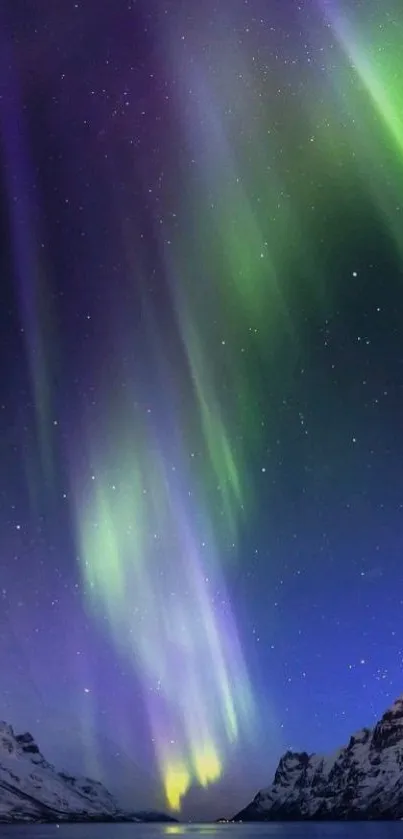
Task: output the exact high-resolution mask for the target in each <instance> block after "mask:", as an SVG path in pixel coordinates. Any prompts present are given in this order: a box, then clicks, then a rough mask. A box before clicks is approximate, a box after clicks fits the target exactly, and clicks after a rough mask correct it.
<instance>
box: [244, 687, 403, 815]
mask: <svg viewBox="0 0 403 839" xmlns="http://www.w3.org/2000/svg"><path fill="white" fill-rule="evenodd" d="M401 818H403V696H401V697H399V699H397V700H396V702H394V704H393V705H392V707H391V708H389V710H388V711H386V712H385V714H384V715H383V717H382V718H381V719H380V720H379V722H378V723H377V724H376V725H375V727H374V728H372V729H371V728H363V729H362V730H361V731H359V732H357V734H354V735H353V736H352V737H351V738H350V742H349V743H348V745H347V746H345V747H343V748H341V749H339V750H338V751H337V752H335V753H334V754H333V755H330V756H328V757H321V756H319V755H315V754H311V755H308V754H307V753H306V752H302V753H293V752H286V754H285V755H284V756H283V757H282V758H281V760H280V762H279V765H278V767H277V771H276V773H275V776H274V781H273V783H272V785H271V786H270V787H268V788H267V789H263V790H261V791H260V792H259V793H258V794H257V795H256V797H255V798H254V800H253V801H252V802H251V803H250V804H249V805H248V806H247V807H245V809H244V810H242V811H241V812H240V813H238V814H237V815H236V816H235V817H234V819H235V821H281V820H298V819H300V820H302V819H318V820H319V819H323V820H324V819H401Z"/></svg>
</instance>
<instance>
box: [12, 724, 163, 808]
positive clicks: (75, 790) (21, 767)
mask: <svg viewBox="0 0 403 839" xmlns="http://www.w3.org/2000/svg"><path fill="white" fill-rule="evenodd" d="M38 821H39V822H72V821H99V822H105V821H114V822H117V821H131V822H135V821H137V822H142V821H175V819H173V818H171V817H170V816H167V815H165V814H162V813H155V812H152V811H150V812H148V811H143V812H141V813H135V812H127V811H125V810H123V808H121V807H120V806H119V804H118V803H117V801H116V800H115V798H114V797H113V796H112V795H111V794H110V792H108V790H107V789H106V787H105V786H104V785H103V784H101V783H100V782H99V781H94V780H92V779H90V778H86V777H75V776H74V775H71V774H70V773H67V772H63V771H61V772H58V771H57V770H56V769H55V767H54V766H53V764H51V763H49V762H48V761H47V760H46V759H45V758H44V756H43V754H42V752H41V751H40V749H39V747H38V745H37V743H36V742H35V740H34V738H33V737H32V735H31V734H30V733H29V732H25V733H23V734H15V732H14V729H13V727H12V726H11V725H9V724H8V723H6V722H0V823H10V822H38Z"/></svg>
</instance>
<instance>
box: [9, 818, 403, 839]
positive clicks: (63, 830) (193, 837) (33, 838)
mask: <svg viewBox="0 0 403 839" xmlns="http://www.w3.org/2000/svg"><path fill="white" fill-rule="evenodd" d="M402 834H403V823H402V822H383V823H382V822H371V823H369V824H366V823H363V822H360V823H353V824H341V823H338V822H332V823H331V824H284V823H283V824H258V825H253V824H251V825H247V824H239V825H236V824H217V825H216V824H191V825H189V824H183V825H180V824H178V825H162V824H161V825H160V824H158V825H156V824H118V825H116V824H115V825H113V824H101V825H99V824H97V825H94V824H92V825H85V824H74V825H64V826H62V827H59V828H58V827H56V826H55V825H29V826H22V825H18V826H17V825H16V826H14V827H11V826H4V825H3V826H0V839H19V837H21V839H22V837H25V836H29V837H30V839H170V837H174V836H178V837H182V839H271V837H280V838H281V839H311V837H312V839H397V837H398V836H399V837H400V836H402Z"/></svg>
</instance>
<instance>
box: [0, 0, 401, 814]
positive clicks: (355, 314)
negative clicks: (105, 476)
mask: <svg viewBox="0 0 403 839" xmlns="http://www.w3.org/2000/svg"><path fill="white" fill-rule="evenodd" d="M56 6H57V8H56ZM56 6H55V4H53V3H51V2H50V0H49V2H45V3H39V2H35V0H26V2H24V3H20V2H15V0H13V1H12V0H9V2H6V4H5V7H4V9H3V11H2V13H1V14H2V20H1V28H2V36H1V37H2V48H1V61H2V64H1V68H0V84H1V102H0V109H1V110H0V113H1V123H0V136H1V145H0V153H1V157H0V165H1V181H0V186H1V194H0V198H1V208H0V209H1V215H0V225H1V227H0V230H1V249H0V267H1V276H2V284H1V288H2V306H1V310H0V342H1V344H0V345H1V359H2V362H1V365H0V378H1V385H0V403H1V404H0V409H1V410H0V424H1V425H0V445H1V463H2V470H1V474H0V499H1V506H0V510H1V556H2V571H1V575H2V576H1V581H0V588H1V601H0V606H1V609H0V665H1V670H2V673H3V688H2V693H1V695H0V716H1V717H3V718H4V719H5V720H7V721H8V722H10V723H11V724H12V725H14V726H15V727H16V728H17V729H18V730H20V729H29V730H30V731H31V732H32V733H33V734H34V736H35V737H36V738H37V739H38V741H39V745H40V747H41V748H42V749H43V751H44V753H45V755H46V756H47V757H49V758H50V759H51V760H53V761H54V762H55V763H56V764H57V765H66V768H68V769H71V770H73V771H81V770H84V769H85V771H86V772H88V773H91V772H92V773H93V774H96V775H97V776H98V777H100V778H101V779H103V780H105V782H106V783H107V784H108V785H109V786H111V787H112V788H113V790H114V791H115V792H118V793H120V794H121V795H122V797H123V799H124V801H125V802H126V803H130V804H131V805H132V806H134V807H139V808H140V807H141V808H146V807H151V806H159V807H164V806H165V803H164V799H163V795H162V791H161V784H160V780H159V774H158V766H157V763H158V761H156V758H155V755H154V745H155V744H153V737H152V734H151V732H150V724H149V722H150V716H149V714H150V709H149V707H148V704H147V698H146V697H145V693H144V673H143V670H142V667H141V666H136V665H135V666H132V663H131V662H130V661H129V660H128V659H127V658H125V655H123V654H122V651H121V650H119V649H118V648H117V646H116V643H115V641H116V638H115V637H114V634H113V632H112V623H111V616H110V615H109V616H108V613H107V610H106V611H105V609H104V611H102V608H101V610H100V614H98V615H94V614H93V611H92V610H91V608H89V598H88V591H87V590H86V585H85V580H83V574H82V571H81V570H80V562H79V561H77V560H78V558H80V551H81V549H82V544H79V536H78V530H79V527H78V525H79V524H80V523H81V524H83V520H84V529H85V525H86V522H85V513H82V514H81V511H77V498H83V497H84V498H85V497H86V493H85V489H84V490H83V487H84V488H85V487H86V486H87V484H88V482H90V479H91V477H92V473H91V470H94V480H95V482H96V480H97V474H98V473H97V466H98V461H97V463H95V465H94V457H95V459H96V457H99V452H102V451H103V449H106V448H107V449H108V451H109V449H110V450H112V452H113V450H114V446H115V444H116V447H118V444H119V445H120V443H119V441H120V439H123V438H124V439H126V440H130V439H131V438H130V433H131V432H130V433H128V430H127V429H128V428H130V417H131V411H132V410H135V411H136V412H138V414H139V415H143V414H144V415H146V414H147V412H148V413H151V412H153V416H155V417H156V420H155V427H153V430H152V434H154V435H155V437H154V438H153V439H155V440H157V443H158V451H159V452H160V453H161V459H162V461H163V462H167V460H168V459H169V458H170V457H171V453H172V448H173V449H175V452H176V454H178V451H180V455H179V456H178V464H180V463H182V462H185V460H186V457H187V455H189V457H192V458H194V461H195V463H196V466H195V467H194V471H193V472H192V480H193V481H194V483H193V486H194V487H197V490H195V492H196V491H197V497H199V489H200V487H201V488H202V489H200V498H201V499H202V500H201V502H200V503H201V504H203V505H204V506H203V509H206V510H207V511H208V516H207V519H208V522H209V524H208V526H209V527H210V528H211V531H212V532H213V533H214V534H217V535H216V544H217V551H218V554H219V560H216V559H215V560H214V561H213V559H212V558H211V557H210V558H209V559H208V560H207V564H208V563H211V565H212V566H214V572H217V574H218V573H219V574H220V575H221V576H220V579H222V578H223V579H224V581H225V587H226V591H227V597H228V600H227V601H226V603H227V602H228V603H230V605H231V614H232V616H233V621H234V623H233V626H235V627H236V636H237V643H238V641H239V649H240V650H241V651H242V656H241V657H242V661H243V662H244V663H245V667H246V670H247V672H248V684H249V685H250V689H251V693H252V695H253V698H254V709H253V712H252V711H251V712H250V714H251V717H250V719H249V725H248V726H247V728H248V731H247V733H244V734H242V735H240V737H239V740H238V742H237V743H236V744H235V745H234V746H233V747H231V748H230V747H228V750H227V751H226V749H225V748H224V749H223V752H222V760H223V777H222V780H221V781H219V782H218V783H217V784H215V785H214V784H213V785H212V786H210V787H209V788H208V789H207V790H200V789H198V788H196V789H193V790H191V792H190V793H189V794H188V798H187V799H186V800H185V806H184V813H185V815H190V816H200V815H202V816H205V817H209V816H212V817H215V816H219V815H225V814H228V813H231V812H232V811H234V810H236V809H239V808H240V807H241V806H242V805H244V804H245V803H246V802H247V801H248V799H249V798H250V797H251V795H252V794H254V793H255V792H256V791H257V789H258V787H259V786H264V785H267V784H268V783H269V782H270V779H271V775H272V772H273V770H274V768H275V764H276V761H277V760H278V758H279V756H280V755H281V753H282V751H283V750H285V748H288V747H290V746H291V747H292V748H295V749H306V750H308V751H314V750H332V749H333V748H336V747H337V746H338V745H340V744H342V743H344V742H345V741H346V739H347V738H348V736H349V735H350V733H352V731H353V730H355V729H357V728H359V727H361V726H362V725H368V724H371V723H372V722H373V721H374V720H375V719H376V718H377V717H378V716H379V715H380V713H381V712H382V711H383V710H384V709H385V707H386V706H387V705H388V704H389V703H390V702H391V701H392V700H393V699H394V698H395V697H396V696H397V695H398V694H399V693H401V691H402V646H401V622H402V611H403V572H402V568H401V551H402V534H403V484H402V474H403V470H402V466H403V443H402V416H403V413H402V412H403V340H402V328H401V311H402V303H403V293H402V279H403V275H402V261H401V256H402V244H403V239H402V235H401V233H400V232H399V230H400V228H399V218H400V215H399V214H400V213H401V209H400V205H399V183H400V179H401V175H402V169H403V158H402V151H401V148H399V145H398V143H397V141H396V138H397V137H398V136H400V135H399V132H401V135H402V136H403V126H402V127H400V123H399V120H400V115H399V113H398V110H397V109H396V108H395V111H393V108H394V107H395V106H396V103H397V102H398V101H399V96H400V97H401V93H402V91H401V89H400V90H399V89H398V85H399V81H398V80H397V81H396V79H395V81H394V87H393V86H390V84H389V86H388V75H387V66H388V61H390V64H391V65H393V62H394V61H396V60H397V59H396V55H397V53H396V49H395V35H394V32H395V28H396V25H397V24H399V22H400V23H401V22H402V19H401V16H402V13H401V12H400V13H397V12H396V10H395V9H394V6H393V4H392V3H389V2H388V3H386V5H385V8H384V9H382V12H379V10H376V9H375V7H373V6H372V4H371V3H369V4H367V5H366V6H365V7H364V6H362V4H359V3H357V2H355V3H354V4H351V5H350V6H349V4H348V3H344V4H342V3H338V4H333V6H334V7H332V9H330V7H329V6H328V4H326V3H325V2H323V3H314V2H303V0H300V2H299V3H297V2H292V0H286V2H285V0H283V2H282V3H280V2H278V3H271V4H267V3H264V2H263V0H249V2H244V3H242V2H241V0H236V2H235V0H234V2H232V0H231V2H229V0H228V2H226V3H222V4H220V8H219V11H218V9H217V8H216V7H215V6H214V4H213V3H212V2H207V3H204V4H203V9H202V10H201V9H200V3H198V2H196V0H189V2H188V3H186V4H183V3H181V2H179V0H177V2H173V0H171V2H165V3H164V2H160V3H157V2H148V3H145V2H144V3H143V2H140V0H138V2H135V0H132V1H131V2H123V0H122V2H120V0H119V2H116V1H115V0H113V2H112V0H104V2H103V3H102V4H101V6H100V4H96V3H82V2H80V0H77V2H70V0H69V2H67V0H63V1H62V2H61V3H58V4H56ZM399 14H400V18H399ZM358 25H359V26H358ZM357 27H358V28H357ZM374 39H375V40H376V39H377V40H376V44H377V45H378V46H379V55H380V56H381V58H382V60H381V59H379V60H378V59H377V58H376V55H375V54H374V51H373V47H374V43H375V41H374ZM364 59H365V60H364ZM384 59H385V60H384ZM365 62H367V63H365ZM368 66H370V67H371V70H372V75H371V73H369V72H368V73H366V72H365V67H368ZM363 68H364V69H363ZM385 68H386V69H385ZM375 83H376V85H377V87H376V88H375ZM379 90H381V91H382V97H383V98H382V97H381V98H379V96H378V98H377V91H379ZM388 108H389V111H388V110H387V109H388ZM390 109H392V111H393V120H392V121H391V120H389V122H388V120H387V118H385V114H386V115H387V114H388V113H389V114H390ZM392 123H393V125H394V129H395V130H394V132H393V130H392V127H391V126H392ZM238 187H239V189H238ZM232 189H233V190H234V191H233V192H232V191H231V190H232ZM231 196H232V198H233V201H232V200H230V197H231ZM210 211H211V212H212V213H213V215H212V216H211V217H210V215H209V213H210ZM214 213H216V215H214ZM161 231H162V232H161ZM256 231H258V233H256ZM255 235H256V237H257V238H256V241H257V239H258V237H259V236H260V237H261V241H262V247H263V248H267V251H266V250H265V251H264V256H265V258H266V255H267V254H268V253H269V254H270V257H271V267H270V268H269V267H267V273H266V268H265V267H263V268H261V267H259V279H258V280H256V276H257V269H256V267H255V265H254V263H253V260H254V259H255V258H256V253H253V248H254V246H255V239H254V238H253V237H254V236H255ZM239 243H240V244H239ZM171 246H172V253H173V255H172V256H171V255H170V254H171V251H170V250H169V248H171ZM238 246H239V248H238ZM230 247H231V253H229V252H228V251H229V248H230ZM237 248H238V250H237ZM249 252H250V254H249ZM233 254H236V256H235V257H234V258H233V259H232V255H233ZM245 254H246V256H245ZM231 259H232V261H231ZM237 260H238V261H239V264H241V262H242V260H245V261H244V262H243V263H242V266H243V267H242V268H241V267H240V269H239V276H238V277H237V279H238V280H239V283H240V286H242V288H241V293H242V294H243V295H244V297H243V298H242V299H243V300H244V308H243V304H242V305H241V304H240V303H239V299H238V298H237V296H236V292H237V289H238V286H236V284H235V285H234V289H235V291H234V290H231V289H232V286H231V283H232V282H233V280H234V276H233V275H235V274H237ZM248 260H249V262H248ZM263 261H264V260H263ZM265 265H266V263H265ZM245 266H246V267H245ZM248 266H249V268H250V274H248ZM273 266H274V269H273V270H274V273H273V271H272V268H273ZM231 272H232V273H231ZM274 274H275V277H276V292H275V293H274V290H273V276H274ZM256 284H258V288H257V285H256ZM178 289H179V291H178ZM178 295H179V296H178ZM255 295H256V296H255ZM252 297H253V301H252ZM178 299H179V300H180V306H179V310H180V311H179V314H178ZM256 300H258V305H257V309H256V310H254V311H255V314H254V315H253V314H250V312H247V306H248V305H249V303H251V302H253V304H255V302H256ZM182 304H183V305H184V308H181V307H182ZM185 304H186V306H185ZM188 304H189V305H188ZM190 325H191V327H192V329H193V330H194V332H193V333H192V332H191V330H190ZM255 333H256V334H257V335H258V337H257V338H256V337H255ZM190 334H193V335H196V336H197V337H198V340H199V341H200V346H203V347H204V355H203V361H202V364H201V366H200V367H197V365H196V366H195V367H192V364H194V359H195V355H194V347H195V346H196V345H195V344H194V343H193V344H192V341H191V340H190V338H189V335H190ZM222 336H225V339H224V338H223V340H220V338H222ZM221 345H222V346H224V345H225V351H226V352H227V356H226V358H225V359H223V358H222V356H221V355H219V354H220V352H221V350H222V347H221V349H220V346H221ZM240 352H242V353H244V356H243V358H242V367H241V363H240ZM245 357H246V361H244V358H245ZM201 368H202V373H203V374H202V375H201V374H200V369H201ZM195 370H196V372H195ZM200 375H201V378H199V380H198V381H196V379H197V377H198V376H200ZM195 381H196V386H195V392H196V393H197V394H199V395H200V389H201V391H202V397H203V398H202V401H201V402H200V403H199V408H198V409H197V404H196V402H197V400H196V401H195V398H194V397H195V394H194V391H193V386H194V383H195ZM192 382H193V383H192ZM210 385H211V386H210ZM198 388H199V390H198ZM204 398H205V400H206V404H207V406H208V408H207V410H208V411H209V412H210V414H209V416H211V417H212V418H213V419H212V422H213V424H214V428H216V427H217V426H216V425H215V423H216V421H217V416H218V415H219V416H223V417H224V426H225V439H227V440H229V441H230V443H231V445H232V444H233V445H234V451H235V453H236V457H235V460H236V461H237V471H238V474H239V475H240V476H241V483H242V485H243V487H244V491H245V497H246V501H245V503H244V504H243V506H242V515H241V514H239V515H238V513H239V511H238V512H237V514H236V518H237V527H236V536H234V535H233V534H231V535H230V534H229V530H228V532H226V530H225V522H226V519H225V515H224V513H225V504H224V502H223V501H217V499H216V496H215V491H216V487H215V485H214V481H215V480H216V478H217V475H214V474H213V476H212V475H211V474H210V472H211V469H213V472H214V464H215V461H214V458H213V457H212V458H211V462H210V461H209V459H208V457H207V455H206V452H207V451H208V443H209V440H208V437H207V435H206V439H204V440H203V439H202V437H203V434H202V430H201V429H202V425H203V423H202V422H201V421H200V417H199V415H198V410H199V413H200V410H201V409H200V404H204V403H203V399H204ZM242 398H243V400H244V402H245V403H246V409H245V411H244V413H245V416H246V415H247V417H248V418H247V420H246V421H245V417H244V414H243V413H242V410H244V409H242V410H241V409H240V410H239V414H237V405H238V403H241V401H242ZM244 402H242V404H244ZM195 404H196V408H195ZM133 406H134V408H133ZM136 416H137V414H136ZM184 429H185V430H184ZM132 433H133V445H134V446H136V445H137V442H136V440H137V438H136V432H135V430H134V429H133V432H132ZM147 433H148V432H147ZM215 433H216V432H215ZM128 434H129V436H128ZM150 434H151V432H150ZM216 439H217V437H216ZM173 440H175V441H176V442H175V443H173V442H172V441H173ZM223 440H224V437H223ZM223 440H222V442H221V443H220V440H219V439H218V442H217V447H218V451H219V454H218V455H217V458H218V461H219V462H221V460H220V458H221V455H222V448H223ZM178 441H179V442H178ZM93 444H94V445H95V452H96V454H95V455H94V448H93ZM168 452H169V457H168ZM203 452H204V454H203ZM195 453H196V457H195ZM210 454H211V450H210ZM198 457H199V460H198ZM164 458H165V461H164ZM181 458H182V460H181ZM170 462H171V461H170ZM114 468H115V473H114V474H115V478H116V482H117V483H119V481H120V480H122V482H123V481H124V480H126V478H127V472H126V467H124V466H123V465H122V463H120V465H119V463H118V464H117V465H116V464H115V467H114ZM180 468H181V467H180V465H179V466H178V467H176V465H175V469H178V470H179V471H180ZM192 469H193V466H192ZM209 469H210V472H209ZM220 469H221V467H220ZM183 474H185V472H184V473H183ZM220 477H221V478H222V477H223V475H222V473H221V472H220ZM224 478H225V476H224ZM182 479H183V481H185V477H183V476H182V475H181V480H182ZM186 480H187V478H186ZM223 480H224V479H223ZM228 480H229V479H228ZM224 482H225V480H224ZM154 488H155V491H156V492H157V490H158V488H157V487H154ZM78 489H79V491H78ZM76 490H77V493H76ZM83 492H84V495H83ZM178 514H179V511H178ZM181 514H182V511H181ZM155 515H156V517H157V518H158V509H157V512H156V514H155ZM82 518H83V520H82ZM207 519H206V521H207ZM217 521H218V524H217ZM220 521H221V524H220ZM223 521H224V524H223ZM146 527H147V528H148V529H149V531H150V533H151V532H152V529H153V528H156V527H157V529H158V522H155V521H152V520H148V521H147V522H146ZM206 527H207V525H206ZM228 527H229V525H228ZM150 562H151V560H150ZM170 562H171V563H173V565H171V566H170V567H171V568H173V574H174V575H175V557H172V556H171V557H170ZM203 573H207V572H206V568H204V570H203ZM176 574H177V575H180V568H179V567H178V568H177V569H176ZM213 576H214V573H213ZM150 581H151V583H150V585H152V584H153V577H152V571H151V572H150ZM157 582H158V581H155V580H154V584H155V586H156V587H157ZM215 582H217V581H216V580H215ZM217 586H218V583H217ZM156 590H157V588H155V591H156ZM217 596H218V594H217V592H215V594H214V597H215V598H216V597H217ZM212 602H213V604H214V603H215V602H216V600H214V598H213V600H212ZM215 610H216V606H214V605H213V612H214V611H215ZM139 632H140V633H141V628H140V629H139ZM234 644H235V642H234ZM234 649H235V646H234ZM237 649H238V647H237ZM238 655H239V656H240V655H241V654H240V653H237V654H236V656H238ZM202 657H203V668H204V667H206V668H208V667H209V651H208V649H206V650H205V651H202ZM175 660H176V659H175ZM240 660H241V658H239V661H240ZM173 661H174V659H173ZM193 664H194V666H195V667H196V668H197V661H196V662H194V663H193ZM232 664H233V666H234V672H235V673H236V672H239V673H240V671H238V670H237V668H238V657H237V658H236V661H235V652H234V661H233V662H232ZM200 666H201V664H200ZM239 666H240V664H239ZM229 667H230V665H229ZM213 671H214V665H213V663H212V664H211V673H212V674H213ZM203 672H204V671H203ZM206 672H209V671H208V669H207V671H206ZM242 672H243V671H242ZM171 677H172V674H171ZM234 678H235V677H234ZM239 678H240V679H241V676H240V677H239ZM242 678H244V677H243V676H242ZM212 679H213V675H212ZM235 681H236V678H235ZM207 682H208V678H207ZM180 691H181V678H180V673H179V674H178V692H180ZM195 736H196V735H195Z"/></svg>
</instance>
